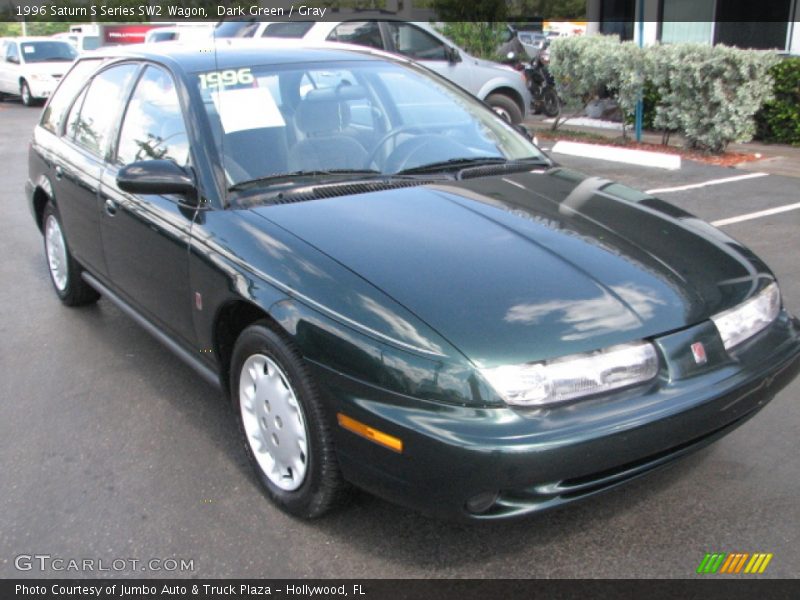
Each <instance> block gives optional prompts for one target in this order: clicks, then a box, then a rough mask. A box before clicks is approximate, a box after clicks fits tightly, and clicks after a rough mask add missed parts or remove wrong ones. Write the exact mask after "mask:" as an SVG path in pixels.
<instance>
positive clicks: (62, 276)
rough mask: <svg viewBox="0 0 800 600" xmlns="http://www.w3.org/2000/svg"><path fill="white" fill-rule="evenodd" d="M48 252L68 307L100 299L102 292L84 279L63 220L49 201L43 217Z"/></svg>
mask: <svg viewBox="0 0 800 600" xmlns="http://www.w3.org/2000/svg"><path fill="white" fill-rule="evenodd" d="M42 224H43V227H42V230H43V233H44V252H45V256H46V257H47V268H48V270H49V271H50V281H51V282H52V283H53V287H54V288H55V290H56V294H58V297H59V299H60V300H61V302H63V303H64V304H66V305H67V306H81V305H84V304H92V303H93V302H97V299H98V298H100V294H98V293H97V291H96V290H95V289H94V288H93V287H91V286H90V285H89V284H88V283H86V282H85V281H84V280H83V279H81V271H82V269H81V266H80V265H79V264H78V262H77V261H76V260H75V259H74V258H73V257H72V254H71V253H70V251H69V246H67V242H66V240H65V239H64V232H63V231H62V230H61V221H59V219H58V214H57V213H56V211H55V209H54V208H53V205H52V204H48V205H47V206H46V207H45V209H44V215H43V216H42Z"/></svg>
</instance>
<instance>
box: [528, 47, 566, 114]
mask: <svg viewBox="0 0 800 600" xmlns="http://www.w3.org/2000/svg"><path fill="white" fill-rule="evenodd" d="M549 64H550V48H548V47H547V46H545V47H544V48H542V49H541V50H540V51H539V53H538V54H537V55H536V57H535V58H533V59H532V60H531V63H530V65H529V66H527V67H525V80H526V81H527V84H528V89H529V90H530V91H531V108H532V109H533V112H534V114H539V113H541V112H544V114H545V115H547V116H548V117H555V116H557V115H558V113H560V112H561V99H560V98H559V97H558V92H557V91H556V81H555V79H554V78H553V75H552V74H551V73H550V68H549Z"/></svg>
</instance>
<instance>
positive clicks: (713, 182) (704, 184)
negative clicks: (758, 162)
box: [645, 173, 769, 194]
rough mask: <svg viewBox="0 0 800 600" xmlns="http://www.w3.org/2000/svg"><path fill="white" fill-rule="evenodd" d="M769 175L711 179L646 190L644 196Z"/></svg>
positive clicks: (753, 174)
mask: <svg viewBox="0 0 800 600" xmlns="http://www.w3.org/2000/svg"><path fill="white" fill-rule="evenodd" d="M767 175H769V173H748V174H747V175H736V176H734V177H724V178H722V179H711V180H709V181H703V182H700V183H692V184H689V185H679V186H676V187H668V188H656V189H654V190H647V191H646V192H645V194H668V193H669V192H683V191H684V190H696V189H697V188H702V187H706V186H707V185H719V184H721V183H733V182H734V181H744V180H745V179H755V178H756V177H766V176H767Z"/></svg>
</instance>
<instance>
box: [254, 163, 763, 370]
mask: <svg viewBox="0 0 800 600" xmlns="http://www.w3.org/2000/svg"><path fill="white" fill-rule="evenodd" d="M253 210H254V211H256V212H257V213H258V214H260V215H261V216H263V217H265V218H267V219H268V220H270V221H272V222H273V223H274V224H276V225H278V226H279V227H281V228H283V229H285V230H286V231H288V232H290V233H291V234H293V235H294V236H297V237H298V238H300V239H302V240H304V241H305V242H306V243H308V244H311V245H312V246H314V247H315V248H316V249H317V250H319V251H321V252H322V253H324V254H326V255H327V256H328V257H330V258H332V259H334V260H335V261H337V262H339V263H340V264H341V265H343V266H344V267H346V268H347V269H349V270H350V271H352V272H354V273H355V274H356V275H358V276H359V277H360V278H363V279H365V280H367V281H368V282H370V283H371V284H372V285H373V286H375V287H377V288H379V289H380V290H381V291H382V292H383V293H385V294H387V295H388V296H390V297H391V298H392V299H394V300H395V301H396V302H397V303H399V304H400V305H402V306H403V307H405V309H407V310H409V311H410V312H411V313H413V314H414V315H415V316H416V317H417V318H418V319H420V320H421V321H423V322H425V323H426V324H427V325H428V326H429V327H431V328H432V329H433V330H435V331H436V332H437V333H438V334H439V335H441V336H442V337H443V338H444V339H446V340H447V341H448V342H449V343H451V344H452V345H453V346H454V347H455V348H457V349H458V350H459V351H460V352H462V353H463V354H464V355H465V356H466V357H467V358H468V359H470V360H471V361H472V362H473V364H475V365H476V366H479V367H489V366H495V365H499V364H515V363H522V362H527V361H536V360H544V359H548V358H553V357H556V356H563V355H566V354H572V353H576V352H585V351H590V350H594V349H598V348H603V347H606V346H610V345H613V344H618V343H624V342H627V341H631V340H635V339H640V338H648V337H652V336H657V335H659V334H662V333H665V332H670V331H674V330H677V329H681V328H684V327H687V326H689V325H693V324H696V323H698V322H700V321H702V320H705V319H707V318H708V317H709V316H711V315H712V314H714V313H716V312H719V311H721V310H724V309H726V308H730V307H731V306H734V305H735V304H737V303H739V302H741V301H742V300H744V299H745V298H747V297H748V296H749V295H752V294H753V293H754V291H755V290H756V289H757V288H758V287H759V286H760V285H762V283H763V282H762V281H761V280H762V279H765V278H771V274H770V273H769V271H768V269H767V268H766V266H765V265H764V264H763V263H761V261H759V260H758V259H757V258H756V257H755V256H754V255H752V253H750V252H749V251H748V250H747V249H746V248H744V247H742V246H741V245H739V244H738V243H736V242H735V241H734V240H732V239H730V238H728V237H727V236H725V235H724V234H722V233H721V232H719V231H718V230H716V229H714V228H712V227H711V226H710V225H707V224H706V223H704V222H702V221H700V220H699V219H696V218H694V217H692V216H691V215H688V214H687V213H684V212H681V211H679V210H678V209H676V208H674V207H672V206H671V205H669V204H666V203H664V202H662V201H660V200H657V199H655V198H652V197H650V196H647V195H645V194H642V193H640V192H635V191H634V190H632V189H630V188H627V187H625V186H622V185H619V184H616V183H612V182H609V181H607V180H604V179H599V178H587V177H585V176H582V175H580V174H577V173H575V172H572V171H568V170H565V169H560V168H556V169H550V170H547V171H544V170H542V171H532V172H524V173H517V174H512V175H505V176H495V177H483V178H479V179H472V180H467V181H453V182H446V183H442V184H435V185H426V186H420V187H412V188H405V189H394V190H386V191H382V192H376V193H369V194H359V195H352V196H342V197H337V198H329V199H322V200H314V201H307V202H298V203H295V204H286V205H273V206H263V207H259V208H256V209H253Z"/></svg>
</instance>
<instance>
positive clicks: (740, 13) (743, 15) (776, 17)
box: [714, 0, 792, 50]
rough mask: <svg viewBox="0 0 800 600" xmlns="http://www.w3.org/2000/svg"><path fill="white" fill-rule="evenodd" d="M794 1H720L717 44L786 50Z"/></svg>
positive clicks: (717, 16) (716, 32) (718, 3)
mask: <svg viewBox="0 0 800 600" xmlns="http://www.w3.org/2000/svg"><path fill="white" fill-rule="evenodd" d="M791 10H792V0H770V1H769V2H753V1H752V0H725V1H724V2H717V14H716V20H717V27H716V31H715V34H714V43H715V44H727V45H729V46H738V47H740V48H758V49H763V50H767V49H771V48H777V49H778V50H786V41H787V40H786V34H787V31H788V27H789V21H790V20H791Z"/></svg>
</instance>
